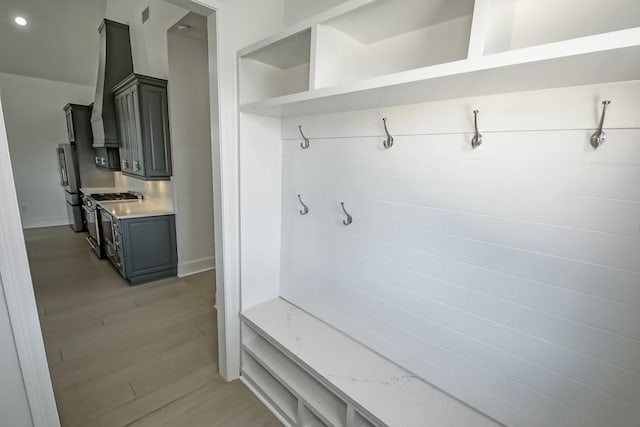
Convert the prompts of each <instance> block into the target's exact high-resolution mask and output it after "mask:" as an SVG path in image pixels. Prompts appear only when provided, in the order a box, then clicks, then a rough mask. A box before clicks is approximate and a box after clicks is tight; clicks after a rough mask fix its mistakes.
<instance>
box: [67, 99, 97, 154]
mask: <svg viewBox="0 0 640 427" xmlns="http://www.w3.org/2000/svg"><path fill="white" fill-rule="evenodd" d="M64 112H65V115H66V116H67V135H68V136H69V142H70V143H71V144H75V143H76V141H80V142H81V143H85V142H86V143H88V144H91V141H92V140H93V136H92V134H91V122H90V117H91V106H90V105H78V104H67V105H65V106H64Z"/></svg>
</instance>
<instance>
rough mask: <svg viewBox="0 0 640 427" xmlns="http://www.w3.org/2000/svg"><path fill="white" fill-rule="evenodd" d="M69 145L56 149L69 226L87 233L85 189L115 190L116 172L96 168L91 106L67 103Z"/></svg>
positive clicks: (62, 145)
mask: <svg viewBox="0 0 640 427" xmlns="http://www.w3.org/2000/svg"><path fill="white" fill-rule="evenodd" d="M64 110H65V112H66V115H67V131H68V133H69V143H68V144H60V145H58V148H57V155H58V167H59V170H60V183H61V184H62V186H63V187H64V191H65V199H66V202H67V213H68V215H69V224H70V225H71V228H73V230H74V231H83V230H84V221H83V218H82V216H83V213H82V199H81V197H80V190H81V188H82V187H113V184H114V175H113V172H111V171H109V170H105V169H101V168H98V167H97V166H96V162H97V159H96V152H95V149H94V148H93V145H92V143H93V135H92V133H91V120H90V119H91V106H90V105H78V104H67V105H66V106H65V107H64Z"/></svg>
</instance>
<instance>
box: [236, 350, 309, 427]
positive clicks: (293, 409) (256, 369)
mask: <svg viewBox="0 0 640 427" xmlns="http://www.w3.org/2000/svg"><path fill="white" fill-rule="evenodd" d="M242 375H243V376H244V378H245V380H246V381H248V382H249V383H250V384H251V385H252V386H253V387H254V388H256V389H257V391H258V392H260V394H261V395H262V396H263V397H264V398H265V399H267V400H268V401H270V403H271V404H272V405H273V407H274V408H275V409H276V410H278V411H279V412H280V415H282V416H283V417H284V418H285V419H286V420H288V421H289V422H291V424H296V420H297V412H298V399H297V398H296V397H295V396H294V395H293V394H292V393H291V392H290V391H289V390H287V388H286V387H285V386H283V385H282V384H281V383H280V382H279V381H278V380H276V379H275V378H274V377H273V376H272V375H271V374H270V373H269V372H268V371H267V370H266V369H264V368H263V367H262V365H260V364H259V363H258V362H257V361H256V360H254V359H253V357H252V356H251V355H250V354H248V353H247V352H246V351H243V352H242Z"/></svg>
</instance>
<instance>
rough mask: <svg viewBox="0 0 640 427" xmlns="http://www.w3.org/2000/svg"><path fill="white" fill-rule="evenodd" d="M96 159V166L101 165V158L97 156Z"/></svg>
mask: <svg viewBox="0 0 640 427" xmlns="http://www.w3.org/2000/svg"><path fill="white" fill-rule="evenodd" d="M95 159H96V165H99V164H100V157H98V156H96V157H95Z"/></svg>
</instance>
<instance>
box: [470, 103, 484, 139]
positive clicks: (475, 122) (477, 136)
mask: <svg viewBox="0 0 640 427" xmlns="http://www.w3.org/2000/svg"><path fill="white" fill-rule="evenodd" d="M479 112H480V110H473V126H474V127H475V129H476V134H475V135H473V138H471V148H478V147H479V146H480V144H482V134H481V133H480V132H478V113H479Z"/></svg>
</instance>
